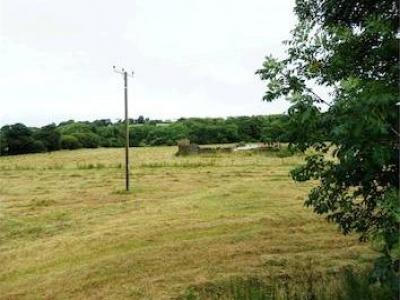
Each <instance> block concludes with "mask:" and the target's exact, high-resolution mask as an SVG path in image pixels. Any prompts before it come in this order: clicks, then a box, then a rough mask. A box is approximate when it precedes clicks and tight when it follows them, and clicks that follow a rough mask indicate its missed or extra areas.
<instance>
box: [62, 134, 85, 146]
mask: <svg viewBox="0 0 400 300" xmlns="http://www.w3.org/2000/svg"><path fill="white" fill-rule="evenodd" d="M61 148H62V149H70V150H72V149H79V148H82V144H81V143H80V142H79V141H78V139H77V138H76V137H75V136H73V135H63V136H62V137H61Z"/></svg>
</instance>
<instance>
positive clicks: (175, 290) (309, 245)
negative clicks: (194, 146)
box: [0, 147, 374, 299]
mask: <svg viewBox="0 0 400 300" xmlns="http://www.w3.org/2000/svg"><path fill="white" fill-rule="evenodd" d="M122 151H123V150H122V149H96V150H77V151H61V152H56V153H51V154H35V155H26V156H15V157H1V158H0V265H1V268H0V298H1V299H54V298H57V299H74V298H75V299H124V298H131V299H143V298H144V299H168V298H173V297H176V296H178V295H179V294H180V293H181V292H182V291H183V290H185V288H186V287H188V286H193V285H196V284H198V285H202V284H205V283H207V282H217V281H221V280H226V279H228V278H231V277H237V276H239V277H240V276H261V277H276V276H282V275H285V274H291V273H293V272H295V271H296V270H298V266H299V264H301V263H303V262H304V263H305V264H309V263H311V264H312V266H313V268H314V269H315V270H316V271H318V272H325V273H326V272H337V271H338V270H340V268H341V267H343V266H348V265H353V266H360V265H365V264H369V263H370V261H371V258H372V257H373V256H374V252H373V251H372V250H371V249H370V248H369V246H368V245H366V244H360V243H359V242H358V241H357V239H356V237H353V236H349V237H344V236H342V235H341V234H340V233H338V232H337V230H336V227H335V226H334V225H332V224H328V223H327V222H326V221H325V220H324V219H322V218H320V217H318V216H316V215H314V214H313V213H312V212H311V210H310V209H306V208H304V207H303V200H304V197H305V195H306V194H307V191H308V190H309V189H310V187H311V184H309V183H307V184H296V183H294V182H292V181H291V180H290V178H289V177H288V171H289V170H290V169H291V168H292V167H293V166H294V165H296V164H299V163H300V162H301V160H302V158H301V157H297V156H295V157H289V158H277V157H275V156H271V155H266V154H253V155H251V154H246V153H233V154H218V155H210V156H201V157H185V158H182V157H175V156H174V153H175V151H176V148H175V147H160V148H137V149H132V150H131V151H132V153H131V155H132V161H133V169H132V185H133V192H132V193H130V194H126V193H124V192H123V183H124V181H123V174H124V172H123V169H122V168H121V163H122V158H123V155H122V154H123V152H122Z"/></svg>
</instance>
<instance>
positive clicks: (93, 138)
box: [72, 132, 100, 148]
mask: <svg viewBox="0 0 400 300" xmlns="http://www.w3.org/2000/svg"><path fill="white" fill-rule="evenodd" d="M72 136H74V137H75V138H76V139H77V140H78V141H79V143H81V144H82V147H83V148H97V147H98V146H99V145H100V138H99V137H98V136H97V135H96V134H94V133H92V132H88V133H81V132H79V133H73V134H72Z"/></svg>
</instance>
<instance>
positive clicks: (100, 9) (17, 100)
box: [0, 0, 295, 126]
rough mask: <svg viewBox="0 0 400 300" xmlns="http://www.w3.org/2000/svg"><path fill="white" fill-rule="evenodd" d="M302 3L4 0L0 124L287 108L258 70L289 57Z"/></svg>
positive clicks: (0, 38) (272, 0) (267, 111)
mask: <svg viewBox="0 0 400 300" xmlns="http://www.w3.org/2000/svg"><path fill="white" fill-rule="evenodd" d="M293 6H294V0H247V1H243V0H169V1H165V0H164V1H163V0H113V1H110V0H107V1H106V0H96V1H88V0H86V1H85V0H0V51H1V52H0V53H1V55H0V66H1V68H0V125H3V124H6V123H14V122H23V123H25V124H28V125H31V126H39V125H44V124H47V123H50V122H59V121H62V120H67V119H75V120H94V119H98V118H111V119H116V118H120V117H122V116H123V98H122V97H123V94H122V78H121V77H120V76H119V75H118V74H115V73H113V72H112V66H113V65H114V64H115V65H119V66H125V67H127V68H131V69H133V70H134V71H135V73H136V75H135V78H134V79H133V80H130V83H129V84H130V95H129V96H130V116H131V117H137V116H138V115H144V116H146V117H151V118H161V119H175V118H178V117H182V116H184V117H189V116H234V115H253V114H270V113H280V112H283V111H285V110H286V109H287V106H288V105H287V103H285V102H284V101H281V102H275V103H265V102H262V100H261V98H262V96H263V93H264V90H265V84H264V83H263V82H261V81H260V80H259V78H258V77H257V76H256V75H254V72H255V71H256V70H257V68H259V67H260V66H261V64H262V62H263V58H264V56H265V55H266V54H268V53H271V54H274V55H277V56H281V55H283V54H284V47H283V46H282V44H281V41H282V40H284V39H287V38H289V31H290V29H291V28H292V27H293V25H294V22H295V17H294V14H293Z"/></svg>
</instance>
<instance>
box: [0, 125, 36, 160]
mask: <svg viewBox="0 0 400 300" xmlns="http://www.w3.org/2000/svg"><path fill="white" fill-rule="evenodd" d="M1 132H2V136H3V140H4V141H5V143H6V144H7V148H8V151H7V153H8V154H24V153H31V152H36V151H34V150H36V149H38V147H36V146H35V145H33V142H34V139H33V132H32V130H31V129H30V128H28V127H26V126H25V125H24V124H21V123H16V124H14V125H6V126H4V127H3V128H2V129H1Z"/></svg>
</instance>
